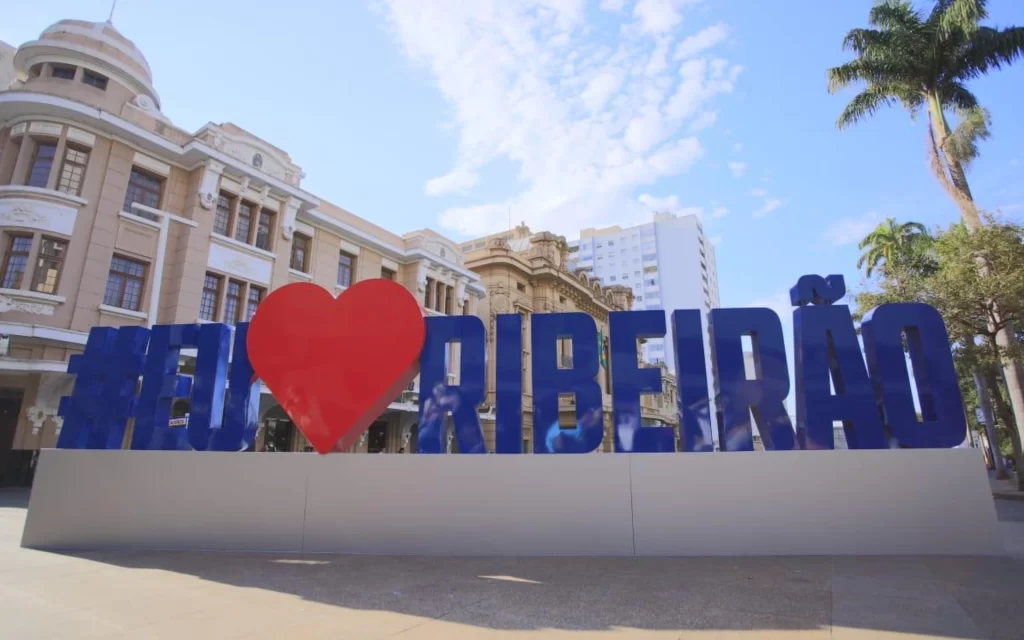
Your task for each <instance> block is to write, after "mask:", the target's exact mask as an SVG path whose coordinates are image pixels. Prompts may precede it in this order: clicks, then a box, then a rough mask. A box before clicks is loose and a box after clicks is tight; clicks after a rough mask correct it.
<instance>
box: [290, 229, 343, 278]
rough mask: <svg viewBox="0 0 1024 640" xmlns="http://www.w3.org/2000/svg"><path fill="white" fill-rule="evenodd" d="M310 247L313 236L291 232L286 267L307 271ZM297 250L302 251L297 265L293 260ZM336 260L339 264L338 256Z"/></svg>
mask: <svg viewBox="0 0 1024 640" xmlns="http://www.w3.org/2000/svg"><path fill="white" fill-rule="evenodd" d="M312 247H313V238H310V237H309V236H307V235H306V234H304V233H299V232H298V231H296V232H295V233H294V234H292V247H291V255H290V256H289V257H288V268H289V269H293V270H295V271H301V272H302V273H309V252H310V249H312ZM297 251H301V252H302V255H301V259H300V260H299V262H298V266H296V261H295V257H296V252H297ZM338 261H339V266H340V262H341V258H340V256H339V258H338Z"/></svg>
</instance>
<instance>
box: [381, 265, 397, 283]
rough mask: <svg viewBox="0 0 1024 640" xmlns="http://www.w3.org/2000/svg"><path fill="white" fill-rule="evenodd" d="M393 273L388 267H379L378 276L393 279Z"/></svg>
mask: <svg viewBox="0 0 1024 640" xmlns="http://www.w3.org/2000/svg"><path fill="white" fill-rule="evenodd" d="M395 275H396V274H395V272H394V271H392V270H391V269H388V268H387V267H381V268H380V277H381V278H383V279H384V280H394V279H395Z"/></svg>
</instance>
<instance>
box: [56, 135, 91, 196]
mask: <svg viewBox="0 0 1024 640" xmlns="http://www.w3.org/2000/svg"><path fill="white" fill-rule="evenodd" d="M71 153H80V154H84V155H85V162H78V161H77V160H72V159H71V158H69V157H68V156H69V154H71ZM91 156H92V149H90V148H89V147H86V146H85V145H81V144H75V143H73V142H68V143H66V144H65V145H64V155H63V158H62V159H61V163H60V170H59V171H58V172H57V185H56V189H57V191H60V192H62V193H67V194H69V195H73V196H80V195H82V188H83V187H84V186H85V173H86V171H88V169H89V158H90V157H91ZM69 165H70V166H71V167H81V169H82V172H81V173H80V174H79V176H78V188H77V189H76V190H74V191H69V190H67V189H65V188H64V180H65V175H64V172H65V170H66V169H67V168H68V166H69ZM69 182H70V181H69Z"/></svg>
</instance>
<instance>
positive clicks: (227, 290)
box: [222, 278, 246, 326]
mask: <svg viewBox="0 0 1024 640" xmlns="http://www.w3.org/2000/svg"><path fill="white" fill-rule="evenodd" d="M233 284H236V285H238V295H237V297H234V299H235V312H234V316H235V317H234V318H229V317H228V307H229V301H230V300H231V299H232V297H233V296H232V295H231V285H233ZM244 300H246V297H245V282H244V281H242V280H236V279H235V278H228V281H227V285H226V286H225V287H224V314H223V318H222V321H223V322H224V324H229V325H231V326H236V325H237V324H238V323H239V322H241V317H242V316H241V312H242V302H243V301H244Z"/></svg>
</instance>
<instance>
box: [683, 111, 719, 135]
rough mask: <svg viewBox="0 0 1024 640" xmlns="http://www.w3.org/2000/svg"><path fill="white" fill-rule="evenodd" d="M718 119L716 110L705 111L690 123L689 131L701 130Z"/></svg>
mask: <svg viewBox="0 0 1024 640" xmlns="http://www.w3.org/2000/svg"><path fill="white" fill-rule="evenodd" d="M717 120H718V113H717V112H716V111H705V112H704V113H702V114H700V115H699V116H697V117H696V118H694V119H693V122H691V123H690V131H702V130H704V129H707V128H708V127H710V126H711V125H713V124H715V122H716V121H717Z"/></svg>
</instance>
